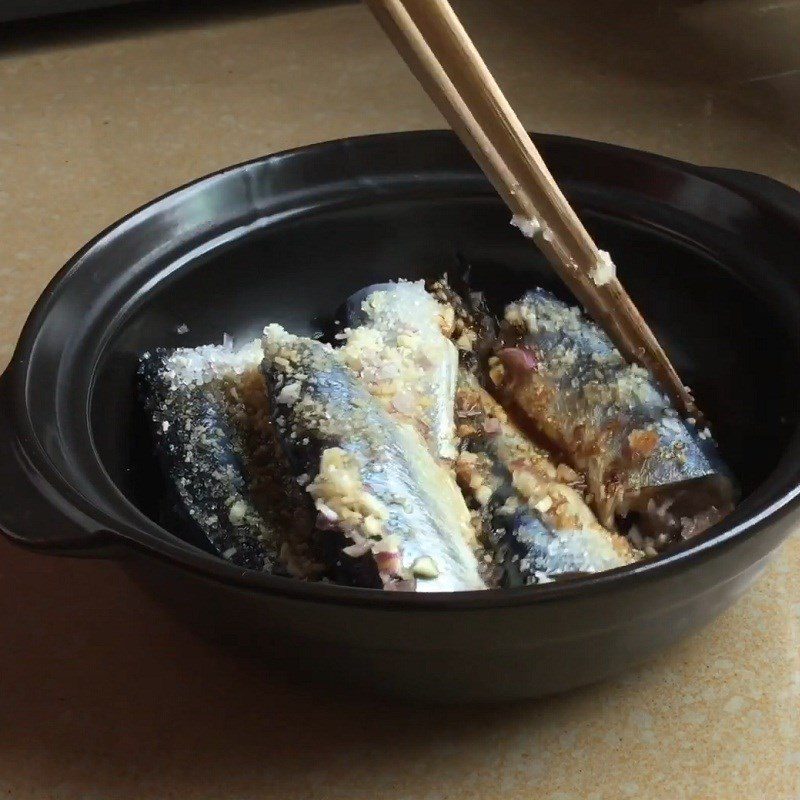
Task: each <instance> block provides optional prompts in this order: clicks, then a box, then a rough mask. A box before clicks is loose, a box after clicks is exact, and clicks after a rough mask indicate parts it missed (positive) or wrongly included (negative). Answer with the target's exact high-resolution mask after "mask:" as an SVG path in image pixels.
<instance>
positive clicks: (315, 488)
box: [262, 325, 486, 592]
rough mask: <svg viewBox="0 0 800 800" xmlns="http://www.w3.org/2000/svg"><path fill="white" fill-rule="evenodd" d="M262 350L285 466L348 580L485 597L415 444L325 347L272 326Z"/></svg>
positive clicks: (453, 488) (432, 467) (452, 497)
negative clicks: (335, 546) (333, 544)
mask: <svg viewBox="0 0 800 800" xmlns="http://www.w3.org/2000/svg"><path fill="white" fill-rule="evenodd" d="M263 348H264V361H263V365H262V369H263V371H264V375H265V378H266V381H267V386H268V389H269V393H270V398H271V402H272V405H273V414H274V419H275V424H276V427H277V429H278V431H279V433H280V434H281V440H282V442H283V443H284V447H285V450H286V453H287V456H288V459H289V462H290V463H291V464H292V466H293V469H294V471H295V472H296V474H297V475H298V477H299V479H300V480H301V481H302V482H303V483H305V484H306V485H307V486H306V488H307V491H308V494H309V495H310V496H311V498H312V499H313V501H314V506H315V508H316V510H317V513H318V523H317V526H318V529H320V536H321V537H323V538H325V537H329V538H330V537H331V536H332V535H334V538H333V539H331V541H336V539H335V535H343V536H344V537H345V538H346V540H347V542H348V544H347V545H346V547H344V548H343V549H342V550H341V552H340V553H339V554H338V560H339V562H340V565H341V566H343V567H344V569H345V571H346V570H347V569H348V567H356V566H357V567H358V569H357V570H355V572H354V570H350V572H351V580H352V581H353V582H354V583H356V584H357V585H367V586H374V587H375V588H380V587H381V586H382V587H383V588H384V589H386V590H414V591H420V592H436V591H439V592H447V591H462V590H470V589H484V588H486V584H485V582H484V580H483V579H482V577H481V575H480V571H479V565H478V561H477V558H476V556H475V552H474V549H473V547H472V541H471V540H472V538H473V533H472V528H471V527H470V524H469V522H470V516H469V511H468V509H467V507H466V504H465V502H464V499H463V497H462V496H461V493H460V492H459V490H458V487H457V485H456V483H455V481H454V479H453V478H452V476H451V475H450V474H449V473H448V472H447V470H445V469H443V468H442V467H441V466H440V465H439V464H438V463H437V462H436V461H435V460H434V458H433V456H432V455H431V454H430V452H429V450H428V449H427V447H426V446H425V443H424V442H423V440H422V439H421V437H420V436H419V434H418V433H417V432H416V431H415V430H414V429H413V428H412V427H411V426H410V425H405V424H401V423H399V422H397V421H396V420H395V419H393V418H392V417H391V416H390V415H389V414H388V413H387V412H386V410H385V409H384V408H383V407H382V406H381V404H380V403H379V402H378V401H377V400H376V399H375V398H374V397H373V396H372V395H371V394H370V393H369V392H368V391H367V390H366V389H365V388H364V386H363V385H362V383H361V382H360V380H359V379H358V377H357V376H356V375H355V373H353V372H352V370H350V369H349V368H348V367H347V366H346V365H345V364H344V363H343V362H342V358H341V355H340V354H339V353H338V351H336V350H334V349H333V348H331V347H330V346H329V345H325V344H322V343H321V342H317V341H314V340H313V339H306V338H303V337H298V336H294V335H292V334H290V333H287V332H286V331H285V330H284V329H283V328H281V327H280V326H278V325H270V326H268V327H267V328H266V329H265V331H264V339H263ZM348 559H349V560H350V561H357V562H359V563H358V564H357V565H355V564H351V563H349V561H348ZM364 561H366V562H367V563H368V564H370V565H372V567H373V569H372V573H371V574H370V572H369V570H367V569H365V568H364Z"/></svg>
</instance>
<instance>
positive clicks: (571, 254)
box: [366, 0, 699, 418]
mask: <svg viewBox="0 0 800 800" xmlns="http://www.w3.org/2000/svg"><path fill="white" fill-rule="evenodd" d="M366 3H367V5H368V6H369V7H370V9H371V10H372V12H373V14H374V15H375V17H376V18H377V20H378V22H379V23H380V24H381V26H382V27H383V29H384V31H385V32H386V33H387V35H388V36H389V38H390V39H391V41H392V43H393V44H394V46H395V47H396V48H397V50H398V52H399V53H400V55H401V56H402V57H403V59H404V60H405V61H406V63H407V64H408V66H409V68H410V69H411V71H412V72H413V73H414V75H415V76H416V78H417V80H418V81H419V82H420V84H421V85H422V87H423V88H424V89H425V91H426V92H427V93H428V95H429V96H430V98H431V99H432V100H433V102H434V103H435V104H436V106H437V107H438V108H439V110H440V111H441V113H442V114H443V115H444V117H445V119H446V120H447V121H448V123H449V124H450V126H451V127H452V128H453V130H454V131H455V133H456V134H457V135H458V137H459V138H460V139H461V141H462V142H463V144H464V145H465V146H466V147H467V149H468V150H469V151H470V153H471V154H472V156H473V157H474V158H475V160H476V161H477V162H478V165H479V166H480V168H481V169H482V170H483V172H484V173H485V174H486V176H487V178H489V180H490V181H491V182H492V184H493V185H494V187H495V189H496V190H497V192H498V193H499V194H500V196H501V197H502V198H503V200H504V201H505V203H506V205H507V206H508V208H509V209H510V210H511V213H512V214H513V216H514V218H515V222H516V224H517V225H518V227H520V228H521V230H522V231H523V232H524V233H526V234H527V235H529V236H533V237H534V238H535V241H536V244H537V246H538V247H539V249H540V250H541V251H542V252H543V253H544V255H545V257H546V258H547V260H548V261H549V262H550V264H551V265H552V267H553V268H554V269H555V270H556V272H557V273H558V274H559V276H560V277H561V279H562V280H563V281H564V283H566V285H567V286H568V287H569V288H570V290H571V291H572V293H573V294H574V295H575V297H576V298H577V299H578V301H579V302H580V303H581V304H582V305H583V306H584V308H585V309H586V310H587V312H588V313H589V314H590V315H591V316H592V317H594V319H595V320H596V322H597V323H598V324H599V325H600V326H602V328H603V329H604V330H605V331H606V332H607V333H608V335H609V336H610V337H611V339H612V340H613V341H614V343H615V344H616V345H617V347H618V348H619V349H620V351H621V352H622V353H623V355H624V356H625V357H626V358H627V359H628V360H629V361H634V362H637V363H639V364H641V365H642V366H643V367H645V368H646V369H648V370H650V371H651V372H652V373H653V375H654V376H655V378H656V380H657V381H658V382H659V383H660V385H661V386H662V388H663V389H664V390H665V391H666V392H668V393H669V394H670V395H671V397H672V399H673V400H674V401H675V402H676V404H677V405H678V408H679V409H680V410H681V411H683V413H684V414H685V415H686V416H691V417H695V418H699V411H698V409H697V407H696V406H695V403H694V399H693V398H692V395H691V393H690V391H689V389H688V388H687V387H686V386H684V384H683V382H682V381H681V379H680V378H679V376H678V374H677V372H676V371H675V368H674V367H673V366H672V364H671V363H670V361H669V358H668V357H667V355H666V353H665V352H664V350H663V349H662V347H661V345H660V344H659V343H658V340H657V339H656V337H655V336H654V335H653V332H652V331H651V330H650V328H649V327H648V326H647V323H646V322H645V321H644V319H643V318H642V316H641V314H639V312H638V310H637V309H636V306H635V305H634V304H633V301H632V300H631V298H630V297H629V296H628V294H627V292H626V291H625V289H624V288H623V287H622V285H621V284H620V282H619V280H618V279H617V277H616V275H615V273H614V267H613V263H612V262H611V259H610V257H609V255H608V253H604V252H603V251H601V250H599V249H598V247H597V245H596V244H595V243H594V241H593V240H592V238H591V236H590V235H589V233H588V232H587V230H586V229H585V228H584V226H583V224H582V223H581V221H580V220H579V219H578V217H577V215H576V214H575V212H574V210H573V209H572V207H571V206H570V204H569V202H568V201H567V199H566V198H565V197H564V195H563V194H562V192H561V190H560V189H559V188H558V185H557V184H556V182H555V180H554V179H553V176H552V175H551V174H550V171H549V170H548V169H547V166H546V165H545V163H544V161H543V160H542V157H541V155H540V154H539V152H538V150H537V149H536V147H535V145H534V144H533V142H532V141H531V139H530V137H529V136H528V134H527V132H526V131H525V129H524V127H523V126H522V123H521V122H520V121H519V118H518V117H517V115H516V114H515V113H514V111H513V109H512V108H511V106H510V105H509V103H508V101H507V100H506V98H505V96H504V95H503V93H502V92H501V90H500V88H499V86H498V85H497V83H496V82H495V80H494V78H493V77H492V75H491V73H490V72H489V69H488V68H487V66H486V64H485V63H484V62H483V59H482V58H481V57H480V54H479V53H478V51H477V50H476V49H475V45H474V44H473V43H472V41H471V39H470V38H469V36H468V35H467V32H466V31H465V30H464V28H463V26H462V25H461V22H460V21H459V19H458V17H457V16H456V13H455V12H454V11H453V9H452V7H451V6H450V4H449V3H448V2H447V0H366Z"/></svg>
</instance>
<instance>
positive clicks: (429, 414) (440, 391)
mask: <svg viewBox="0 0 800 800" xmlns="http://www.w3.org/2000/svg"><path fill="white" fill-rule="evenodd" d="M347 323H348V325H349V327H348V328H346V329H345V330H344V331H343V332H342V333H341V334H339V335H338V338H339V339H343V340H344V344H343V346H342V347H341V348H340V352H341V355H342V358H343V359H344V362H345V363H346V364H347V366H349V367H350V368H351V369H352V370H353V371H354V372H355V373H356V374H357V375H358V377H359V378H360V379H361V381H362V382H363V383H364V385H365V386H366V387H367V389H368V390H369V392H370V394H372V395H373V397H376V398H378V400H380V402H381V403H382V404H383V405H384V407H385V408H386V409H387V411H389V413H390V414H391V415H392V416H394V417H395V418H398V419H400V420H401V421H402V420H405V421H408V422H411V423H412V424H414V426H415V427H416V428H417V430H418V431H419V432H420V434H421V435H422V436H423V438H424V439H425V441H426V442H427V443H428V446H429V448H430V450H431V452H432V453H433V454H434V455H435V456H436V457H438V458H443V459H453V458H455V455H456V449H455V440H454V422H453V401H454V398H455V388H456V376H457V373H458V352H457V350H456V348H455V346H454V345H453V343H452V342H451V341H450V339H449V338H448V337H449V335H450V333H451V331H452V325H453V315H452V309H451V308H450V307H449V306H445V305H442V304H440V303H438V302H436V300H434V298H433V297H431V295H430V294H428V292H426V291H425V286H424V283H423V281H417V282H415V283H411V282H408V281H400V282H398V283H383V284H377V285H375V286H369V287H367V288H366V289H362V290H361V291H360V292H358V293H357V294H355V295H353V296H352V297H351V298H350V299H349V300H348V303H347Z"/></svg>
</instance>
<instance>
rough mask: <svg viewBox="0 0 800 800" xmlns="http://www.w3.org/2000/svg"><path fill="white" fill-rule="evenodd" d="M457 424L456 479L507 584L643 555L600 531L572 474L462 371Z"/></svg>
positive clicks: (591, 568) (617, 564) (588, 570)
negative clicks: (474, 509) (470, 502)
mask: <svg viewBox="0 0 800 800" xmlns="http://www.w3.org/2000/svg"><path fill="white" fill-rule="evenodd" d="M456 419H457V421H458V428H457V430H458V433H459V435H460V441H461V447H462V450H461V453H460V455H459V458H458V460H457V462H456V474H457V476H458V479H459V483H460V485H461V487H462V490H463V491H464V492H465V494H466V495H467V496H469V497H471V498H472V499H473V501H474V504H475V505H477V507H478V508H479V510H480V511H479V513H480V515H481V517H482V518H483V521H484V529H485V532H486V536H487V538H488V539H489V540H490V541H491V542H492V543H493V545H494V550H495V553H496V556H495V561H496V563H497V564H498V566H499V567H500V570H501V572H502V573H503V575H502V580H503V582H504V583H505V584H507V585H521V584H529V583H540V582H547V581H550V580H553V579H555V578H557V577H559V576H565V575H575V574H580V573H592V572H599V571H601V570H606V569H613V568H615V567H621V566H624V565H625V564H629V563H632V562H633V561H635V560H636V559H637V558H640V557H641V555H642V554H641V552H639V551H637V550H636V549H634V548H633V547H631V546H630V544H629V543H628V542H627V540H626V539H625V538H624V537H622V536H619V535H617V534H615V533H612V532H610V531H608V530H606V529H605V528H604V527H603V526H602V525H600V523H599V522H598V521H597V519H596V518H595V516H594V514H593V513H592V511H591V509H590V508H589V507H588V506H587V505H586V503H585V502H584V501H583V498H582V497H581V494H580V492H579V491H578V489H576V486H578V485H579V484H580V477H579V476H578V475H577V473H575V472H574V471H572V470H571V469H569V468H567V467H564V466H556V465H555V464H554V463H553V461H552V460H551V458H550V456H549V454H548V453H547V452H546V451H544V450H543V449H542V448H540V447H538V446H537V445H535V444H534V443H532V442H531V441H529V440H528V439H527V438H526V437H525V436H524V435H523V434H522V432H521V431H520V430H519V429H518V428H517V427H516V426H515V425H514V424H513V422H512V421H511V420H510V419H509V418H508V416H507V414H506V413H505V412H504V410H503V409H502V407H501V406H500V405H499V404H498V403H497V401H495V400H494V398H493V397H491V395H489V394H488V392H486V390H484V389H483V388H482V387H481V386H480V384H479V382H478V380H477V378H476V376H475V375H474V374H472V373H470V372H468V371H466V370H462V371H461V373H460V379H459V386H458V391H457V395H456ZM571 484H572V485H571Z"/></svg>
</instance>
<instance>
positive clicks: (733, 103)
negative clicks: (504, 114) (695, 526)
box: [0, 0, 800, 800]
mask: <svg viewBox="0 0 800 800" xmlns="http://www.w3.org/2000/svg"><path fill="white" fill-rule="evenodd" d="M457 6H458V8H459V10H461V11H462V12H463V16H464V20H465V22H466V24H467V27H468V28H469V29H470V30H471V31H472V32H473V34H474V36H475V39H476V40H477V43H478V45H479V47H480V48H481V49H482V51H483V52H484V54H485V56H486V58H487V61H488V62H489V63H490V65H491V67H492V68H493V69H495V71H496V74H497V77H498V79H499V82H500V84H501V85H502V86H503V87H504V88H505V89H506V90H507V92H508V94H509V96H510V98H511V100H512V101H513V103H514V104H515V105H516V106H517V107H518V108H519V109H520V111H521V115H522V117H523V119H524V122H525V123H526V124H527V125H528V126H529V127H531V128H534V129H539V130H544V131H555V132H559V133H566V134H572V135H577V136H585V137H589V138H595V139H602V140H608V141H612V142H617V143H621V144H626V145H632V146H635V147H639V148H642V149H646V150H653V151H657V152H661V153H665V154H668V155H672V156H676V157H678V158H683V159H686V160H690V161H694V162H699V163H704V164H714V165H720V166H731V167H738V168H741V169H750V170H755V171H758V172H763V173H766V174H768V175H771V176H773V177H776V178H779V179H781V180H783V181H785V182H788V183H790V184H793V185H795V186H800V116H798V114H797V107H798V101H799V100H800V49H799V48H798V47H797V41H798V40H799V37H800V2H793V1H792V0H781V1H780V2H772V0H757V1H755V2H751V1H750V0H741V2H739V1H738V0H726V1H724V2H722V1H718V2H710V1H707V2H685V3H684V2H669V1H668V0H661V1H660V2H655V0H653V2H649V3H637V2H633V0H630V2H610V0H596V2H593V3H589V2H577V0H494V2H487V0H461V2H458V3H457ZM441 126H442V121H441V119H440V118H439V116H438V114H437V112H436V111H435V110H434V109H433V108H432V106H431V104H430V103H429V102H428V100H427V99H426V97H425V96H424V95H423V94H422V92H421V91H420V90H419V89H418V88H417V86H416V85H415V84H414V82H413V80H412V79H411V78H410V77H409V75H408V73H407V72H406V69H405V67H404V65H403V64H402V63H401V62H400V61H399V59H398V58H397V57H396V56H395V55H394V53H393V52H392V50H391V49H390V47H389V46H388V44H387V43H386V41H384V39H383V36H382V35H381V34H380V32H379V31H378V29H377V27H376V26H375V24H374V23H373V22H372V20H371V18H370V17H369V15H368V13H367V12H366V11H365V10H364V8H362V7H361V6H359V5H357V4H352V3H303V2H297V3H288V2H287V3H282V2H273V3H261V4H256V3H245V4H243V3H236V4H234V5H233V6H231V5H228V7H227V10H226V11H225V12H224V13H223V12H202V13H199V12H195V13H189V12H187V11H185V10H184V11H181V10H175V7H172V10H171V11H163V10H161V11H158V10H154V9H153V8H152V7H150V8H145V9H121V10H115V11H112V12H105V13H102V14H100V15H99V16H97V17H93V18H92V21H90V22H88V23H86V22H83V23H78V22H75V21H64V20H61V21H58V22H49V23H45V24H43V23H24V24H17V25H15V26H13V27H10V28H5V29H0V367H2V366H4V365H5V363H6V362H7V361H8V358H9V357H10V354H11V350H12V347H13V344H14V342H15V340H16V337H17V334H18V332H19V328H20V326H21V324H22V322H23V320H24V318H25V316H26V314H27V312H28V309H29V308H30V306H31V304H32V303H33V302H34V300H35V299H36V297H37V296H38V294H39V293H40V291H41V290H42V288H43V287H44V285H45V284H46V282H47V281H48V280H49V278H50V277H51V276H52V274H53V273H54V272H55V271H56V270H57V269H58V268H59V266H60V265H61V264H62V263H63V262H64V261H65V260H66V259H67V258H68V257H69V256H70V255H71V254H72V253H73V252H74V251H75V250H76V249H77V248H78V247H80V245H82V244H83V243H84V242H85V241H86V240H87V239H89V238H90V237H91V236H92V235H93V234H94V233H96V232H97V231H99V230H101V229H102V228H103V227H105V226H106V225H108V224H109V223H111V222H113V221H114V220H115V219H117V218H118V217H120V216H121V215H122V214H124V213H126V212H127V211H129V210H131V209H132V208H134V207H136V206H137V205H139V204H141V203H144V202H145V201H147V200H148V199H150V198H152V197H154V196H155V195H158V194H160V193H162V192H165V191H167V190H168V189H170V188H171V187H174V186H176V185H178V184H181V183H183V182H185V181H187V180H189V179H191V178H194V177H196V176H199V175H202V174H204V173H207V172H209V171H212V170H214V169H217V168H219V167H222V166H225V165H227V164H230V163H234V162H237V161H241V160H244V159H247V158H251V157H254V156H257V155H260V154H263V153H266V152H270V151H273V150H277V149H281V148H284V147H289V146H295V145H300V144H305V143H308V142H313V141H318V140H324V139H330V138H335V137H340V136H348V135H352V134H359V133H368V132H374V131H388V130H398V129H413V128H426V127H441ZM798 576H800V537H797V536H795V537H794V539H793V540H791V541H790V542H789V543H788V544H787V545H785V546H784V547H783V548H782V549H781V550H780V551H779V552H778V553H777V554H776V556H775V558H774V560H773V562H772V565H771V566H770V568H769V569H768V570H767V573H766V575H765V576H764V577H763V578H762V579H761V580H760V581H759V582H758V583H757V584H756V585H755V586H754V587H753V588H752V590H751V591H750V592H749V593H748V594H747V595H746V596H745V598H744V599H743V600H742V601H740V602H739V603H738V604H737V605H736V606H735V607H734V608H732V609H731V610H730V611H728V612H727V613H725V614H724V615H723V616H722V617H721V618H720V619H719V620H717V621H716V622H715V623H714V624H712V625H711V626H710V627H709V628H708V629H706V630H705V631H703V632H702V633H701V634H699V635H697V636H695V637H693V638H691V639H689V640H687V641H685V642H683V643H682V644H680V645H678V646H677V647H674V648H672V649H671V650H669V651H668V652H666V653H664V654H663V655H661V656H660V657H659V658H657V659H656V660H654V661H653V662H651V663H649V664H648V665H646V666H644V667H642V668H640V669H637V670H635V671H632V672H630V673H628V674H626V675H622V676H621V677H619V678H617V679H615V680H612V681H609V682H607V683H604V684H601V685H598V686H593V687H590V688H587V689H584V690H581V691H577V692H573V693H571V694H568V695H565V696H561V697H556V698H552V699H548V700H546V701H541V702H528V703H518V704H515V705H513V706H506V707H503V708H465V709H449V710H447V709H437V710H427V709H422V708H397V707H388V706H384V705H380V704H376V703H374V702H371V703H366V702H365V703H363V704H358V703H353V702H352V701H350V702H348V703H344V702H343V701H341V700H338V699H337V698H330V697H322V696H320V695H319V694H318V693H314V692H313V691H312V690H311V689H308V688H303V687H298V686H290V685H287V684H286V683H285V682H284V681H283V680H282V679H281V678H280V677H278V676H275V675H271V674H268V673H265V672H264V670H263V669H261V668H260V667H259V666H258V665H257V664H253V663H242V662H238V661H235V660H233V659H232V658H231V657H229V656H228V655H225V654H223V653H221V652H219V651H217V650H214V649H212V648H211V647H210V646H208V645H206V644H204V643H202V642H200V641H198V640H196V639H195V638H193V637H192V636H191V635H190V634H188V633H186V632H185V631H184V630H182V629H181V628H179V627H178V626H177V625H176V624H175V623H174V622H173V621H172V619H171V618H170V617H169V616H168V615H167V614H166V613H165V612H164V611H162V610H161V608H159V606H158V605H156V604H155V603H154V602H152V601H151V600H150V599H149V598H148V597H146V596H144V595H143V594H142V593H141V592H140V590H139V589H138V588H136V587H134V586H133V585H132V584H131V583H129V582H128V580H127V578H125V576H124V575H123V574H122V572H121V571H120V570H119V568H118V567H117V566H115V565H114V564H113V563H107V562H100V561H95V562H89V561H73V560H67V559H63V560H62V559H57V558H48V557H43V556H36V555H32V554H28V553H24V552H21V551H18V550H16V549H14V548H12V547H10V546H9V545H8V544H6V543H5V542H0V796H2V797H9V798H14V799H15V800H44V798H57V800H72V799H73V798H75V799H76V800H77V798H81V799H82V800H111V799H112V798H125V799H127V798H131V799H133V798H135V799H136V800H143V799H145V798H172V797H174V798H180V800H195V798H215V799H217V798H218V799H227V798H236V800H244V799H245V798H248V799H249V798H264V799H269V798H276V800H277V798H287V797H288V798H321V799H322V800H328V798H331V799H332V798H340V797H341V798H347V800H354V798H377V797H393V798H397V799H398V800H400V799H401V798H402V799H403V800H406V799H408V800H423V798H424V800H440V799H442V798H453V799H454V800H455V799H456V798H457V799H458V800H468V799H469V798H479V799H480V800H489V798H491V800H496V799H497V798H500V799H504V798H552V800H555V798H562V799H564V798H579V799H580V800H589V799H590V798H596V799H597V800H600V799H601V798H603V799H605V798H609V800H610V799H611V798H613V799H614V800H617V798H624V797H635V798H662V797H663V798H670V799H671V800H672V799H678V798H738V799H739V800H750V799H751V798H752V800H756V799H757V798H759V799H760V798H773V799H774V800H797V799H798V798H800V710H799V709H800V653H799V652H798V650H799V649H800V578H799V577H798Z"/></svg>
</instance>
